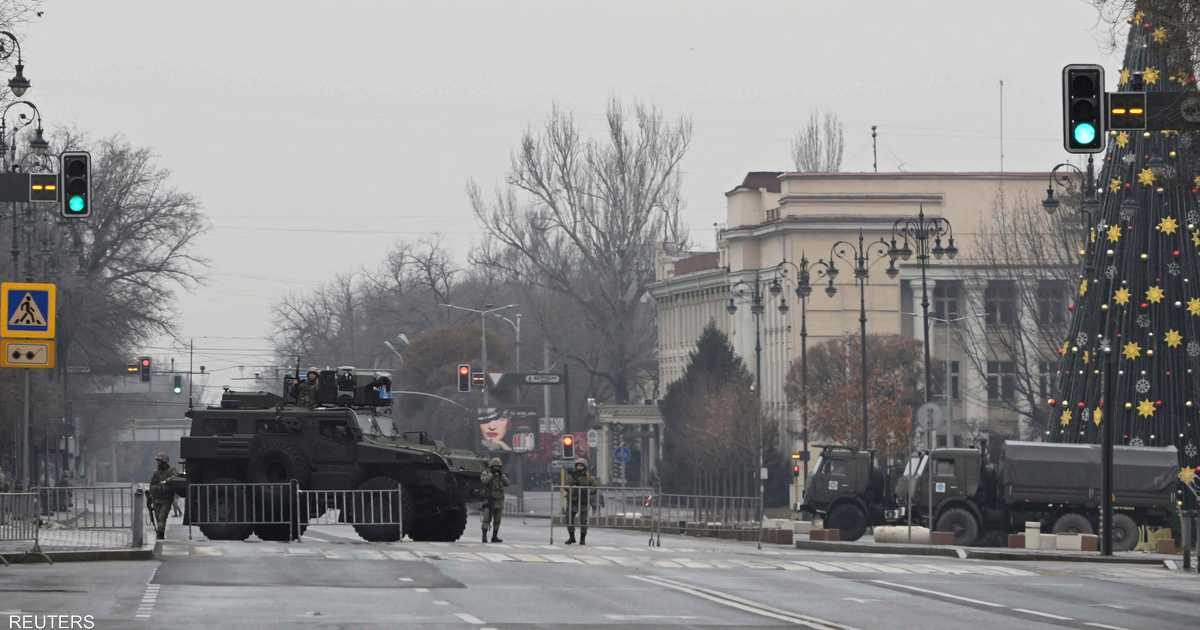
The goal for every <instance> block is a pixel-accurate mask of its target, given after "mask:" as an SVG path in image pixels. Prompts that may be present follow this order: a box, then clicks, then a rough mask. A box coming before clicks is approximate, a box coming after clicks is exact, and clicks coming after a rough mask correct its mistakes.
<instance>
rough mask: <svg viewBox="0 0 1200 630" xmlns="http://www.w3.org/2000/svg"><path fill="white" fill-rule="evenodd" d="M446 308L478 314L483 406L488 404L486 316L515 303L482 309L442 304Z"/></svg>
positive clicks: (484, 306) (492, 305)
mask: <svg viewBox="0 0 1200 630" xmlns="http://www.w3.org/2000/svg"><path fill="white" fill-rule="evenodd" d="M442 306H444V307H446V308H453V309H457V310H460V311H466V312H468V313H475V314H476V315H479V355H480V356H479V362H480V363H481V364H482V367H481V369H482V370H483V379H484V384H483V406H484V407H487V406H488V388H487V373H488V369H487V367H488V366H487V316H488V315H491V314H492V313H495V312H497V311H503V310H505V309H510V308H514V307H516V306H519V305H517V304H506V305H504V306H496V305H494V304H484V305H483V308H482V309H479V308H468V307H466V306H455V305H454V304H442Z"/></svg>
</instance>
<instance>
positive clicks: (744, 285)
mask: <svg viewBox="0 0 1200 630" xmlns="http://www.w3.org/2000/svg"><path fill="white" fill-rule="evenodd" d="M753 271H754V281H753V282H749V281H747V280H746V279H740V280H738V281H737V282H734V283H733V284H731V285H729V303H728V304H726V305H725V311H726V312H728V313H729V314H730V315H734V314H736V313H737V310H738V306H737V302H736V299H737V298H744V297H747V296H746V292H747V291H749V293H750V295H749V298H750V313H751V314H752V315H753V316H754V391H755V392H757V394H758V400H759V409H758V410H757V411H758V414H757V418H758V421H757V422H756V425H757V427H756V429H757V431H758V509H759V510H760V512H761V511H762V510H763V509H764V507H765V506H764V505H763V500H764V497H765V495H766V488H765V487H764V484H763V475H762V468H763V431H762V325H761V322H760V319H761V317H762V314H763V312H764V311H765V310H766V307H765V305H764V303H765V301H766V298H765V296H764V295H763V289H764V287H765V288H766V290H767V291H769V292H770V293H771V294H772V295H779V294H780V293H781V292H782V291H783V286H782V284H781V282H780V280H781V279H782V277H783V275H782V273H781V267H779V266H776V267H767V268H764V269H755V270H753ZM787 310H788V307H787V302H784V301H782V300H781V301H780V303H779V312H780V313H781V314H783V313H786V312H787ZM761 518H762V515H761V514H760V515H759V519H760V520H761ZM758 547H759V549H761V548H762V541H761V540H760V541H759V543H758Z"/></svg>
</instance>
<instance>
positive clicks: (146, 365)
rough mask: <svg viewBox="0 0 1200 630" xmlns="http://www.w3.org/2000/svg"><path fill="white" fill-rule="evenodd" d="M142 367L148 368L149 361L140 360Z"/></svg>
mask: <svg viewBox="0 0 1200 630" xmlns="http://www.w3.org/2000/svg"><path fill="white" fill-rule="evenodd" d="M142 367H150V359H142Z"/></svg>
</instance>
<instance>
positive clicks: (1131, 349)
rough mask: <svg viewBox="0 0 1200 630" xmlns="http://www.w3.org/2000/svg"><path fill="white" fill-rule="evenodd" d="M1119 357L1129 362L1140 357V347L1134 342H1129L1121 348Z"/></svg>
mask: <svg viewBox="0 0 1200 630" xmlns="http://www.w3.org/2000/svg"><path fill="white" fill-rule="evenodd" d="M1121 356H1124V357H1125V358H1126V359H1129V360H1130V361H1132V360H1134V359H1136V358H1138V357H1140V356H1142V347H1141V346H1140V345H1138V342H1136V341H1130V342H1129V343H1127V344H1125V345H1124V346H1123V347H1122V348H1121Z"/></svg>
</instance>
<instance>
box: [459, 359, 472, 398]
mask: <svg viewBox="0 0 1200 630" xmlns="http://www.w3.org/2000/svg"><path fill="white" fill-rule="evenodd" d="M458 391H460V392H469V391H471V366H470V364H468V363H459V364H458Z"/></svg>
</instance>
